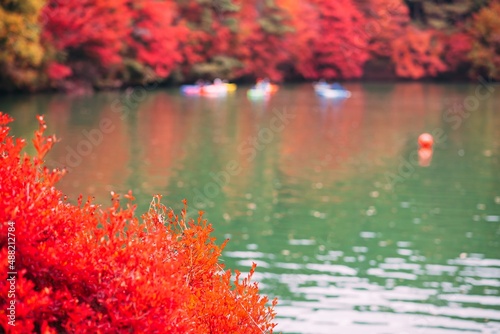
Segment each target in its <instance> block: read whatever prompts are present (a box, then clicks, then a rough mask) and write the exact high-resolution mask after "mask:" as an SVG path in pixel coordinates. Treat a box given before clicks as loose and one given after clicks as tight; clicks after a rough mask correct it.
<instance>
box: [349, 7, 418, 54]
mask: <svg viewBox="0 0 500 334" xmlns="http://www.w3.org/2000/svg"><path fill="white" fill-rule="evenodd" d="M364 11H365V16H366V23H365V24H364V25H361V26H358V27H357V30H358V31H359V33H360V34H364V35H366V36H367V38H368V48H369V50H370V52H371V53H372V54H373V55H374V56H375V57H390V56H391V53H392V49H393V41H394V39H395V38H396V37H399V36H401V35H402V34H403V33H404V31H405V28H406V27H407V26H408V24H409V23H410V18H409V16H408V14H409V13H408V7H407V6H406V5H405V3H404V2H403V0H371V1H369V2H368V3H367V4H366V6H365V7H364Z"/></svg>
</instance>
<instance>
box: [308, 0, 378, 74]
mask: <svg viewBox="0 0 500 334" xmlns="http://www.w3.org/2000/svg"><path fill="white" fill-rule="evenodd" d="M312 2H313V3H314V4H315V5H316V6H317V10H318V12H319V13H320V17H319V21H318V23H317V24H318V25H319V27H318V28H317V29H318V33H319V37H318V38H317V39H316V40H315V41H314V43H313V50H314V54H313V57H312V58H311V59H310V61H311V62H312V68H313V69H314V70H313V72H312V73H313V77H316V78H325V79H338V78H344V79H353V78H359V77H361V76H362V75H363V66H364V64H365V62H366V61H367V60H368V59H369V57H370V54H369V51H368V37H367V35H366V34H364V33H362V31H359V29H358V28H357V27H359V26H363V25H364V24H365V23H366V19H365V17H364V16H363V14H362V13H361V12H360V11H359V10H358V8H357V7H356V6H355V4H354V3H353V1H352V0H341V1H328V0H313V1H312Z"/></svg>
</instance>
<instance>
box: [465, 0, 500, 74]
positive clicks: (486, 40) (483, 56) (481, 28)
mask: <svg viewBox="0 0 500 334" xmlns="http://www.w3.org/2000/svg"><path fill="white" fill-rule="evenodd" d="M470 32H471V35H472V36H473V37H474V44H473V47H472V50H471V52H470V54H469V58H470V59H471V61H472V70H473V72H474V73H480V74H486V75H488V76H490V77H492V78H494V79H500V3H499V2H495V1H493V2H492V3H491V5H490V6H489V7H485V8H483V9H481V10H480V11H479V12H478V13H477V14H476V15H475V16H474V20H473V22H472V26H471V29H470Z"/></svg>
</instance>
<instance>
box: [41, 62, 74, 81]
mask: <svg viewBox="0 0 500 334" xmlns="http://www.w3.org/2000/svg"><path fill="white" fill-rule="evenodd" d="M71 73H72V71H71V68H69V67H68V66H66V65H63V64H59V63H56V62H52V63H50V64H49V65H48V66H47V75H48V76H49V78H50V79H51V80H62V79H64V78H67V77H68V76H70V75H71Z"/></svg>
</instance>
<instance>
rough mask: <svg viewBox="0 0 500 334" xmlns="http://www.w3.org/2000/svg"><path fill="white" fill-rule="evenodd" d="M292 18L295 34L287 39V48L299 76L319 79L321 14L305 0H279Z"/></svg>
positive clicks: (289, 35)
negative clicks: (317, 60) (316, 56)
mask: <svg viewBox="0 0 500 334" xmlns="http://www.w3.org/2000/svg"><path fill="white" fill-rule="evenodd" d="M277 3H279V4H280V5H281V6H282V7H283V8H285V9H286V11H287V13H288V15H289V16H290V24H291V25H292V27H293V29H294V32H293V34H292V33H290V34H288V35H287V37H286V46H287V49H288V50H289V51H290V58H291V61H292V63H293V65H294V66H293V67H294V70H295V72H296V73H297V74H299V75H301V76H303V77H304V78H307V79H318V74H317V73H316V70H315V65H314V53H315V49H314V46H315V43H317V40H318V39H319V38H320V37H321V36H320V30H319V28H320V27H319V17H320V13H319V12H318V10H317V7H316V6H314V5H313V4H312V3H311V2H310V1H305V0H278V2H277Z"/></svg>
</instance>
